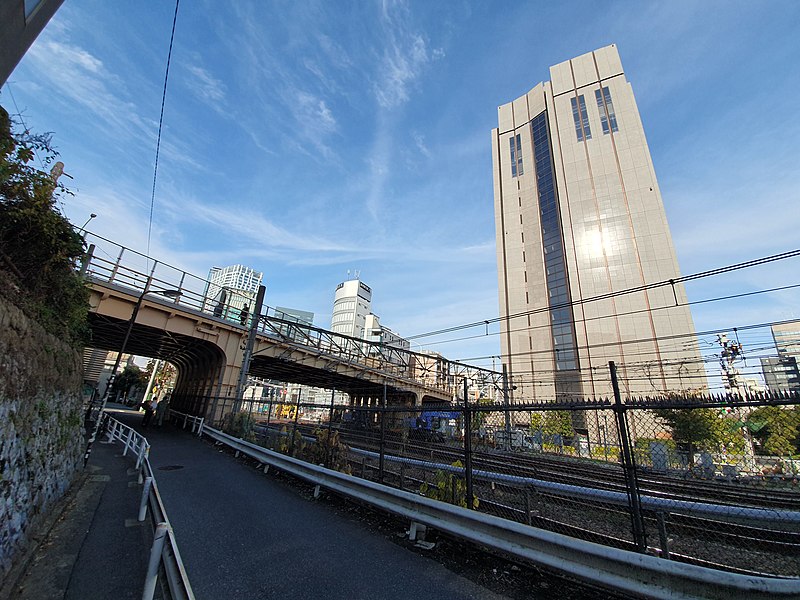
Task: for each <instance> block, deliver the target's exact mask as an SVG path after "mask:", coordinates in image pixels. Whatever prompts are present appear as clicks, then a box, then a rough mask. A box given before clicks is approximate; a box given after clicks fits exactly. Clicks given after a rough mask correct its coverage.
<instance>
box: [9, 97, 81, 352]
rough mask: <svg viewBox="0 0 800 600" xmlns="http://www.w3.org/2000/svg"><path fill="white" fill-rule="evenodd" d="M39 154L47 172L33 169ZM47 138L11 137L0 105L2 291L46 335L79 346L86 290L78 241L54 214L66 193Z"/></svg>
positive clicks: (57, 213)
mask: <svg viewBox="0 0 800 600" xmlns="http://www.w3.org/2000/svg"><path fill="white" fill-rule="evenodd" d="M37 156H38V158H39V160H41V161H42V164H43V165H53V168H52V170H51V172H49V173H48V172H46V171H44V170H40V169H37V168H36V167H35V166H33V162H34V158H36V157H37ZM56 156H57V154H56V152H55V151H54V150H53V148H52V144H51V136H50V135H31V134H29V133H28V132H27V131H26V132H24V133H22V134H15V133H14V132H13V131H12V121H11V119H10V117H9V115H8V112H6V110H5V109H4V108H2V107H0V270H2V271H3V272H4V273H3V274H4V279H5V280H6V281H7V282H8V283H7V284H6V285H4V286H2V292H3V293H5V294H7V295H10V296H11V298H10V299H12V301H14V302H15V304H17V305H18V306H19V307H20V308H21V309H22V310H23V311H24V312H26V313H27V314H28V315H29V316H30V317H31V318H34V319H36V320H37V321H38V322H39V323H40V324H41V325H42V326H43V327H44V328H45V329H46V330H47V331H49V332H50V333H52V334H54V335H56V336H57V337H60V338H61V339H64V340H65V341H68V342H71V343H73V344H74V345H75V346H81V345H83V342H84V341H85V339H86V336H87V332H88V325H87V314H88V297H89V292H88V290H87V289H86V286H85V285H84V284H83V281H82V280H81V277H80V276H79V275H78V274H77V273H76V272H75V268H74V267H75V264H76V262H77V260H78V259H79V258H80V257H81V256H82V255H83V239H82V238H81V236H80V235H79V234H78V233H77V232H76V231H75V230H74V228H73V227H72V225H71V224H70V223H69V221H68V220H67V219H66V218H65V217H64V216H63V215H62V214H61V213H60V212H59V210H58V207H57V201H58V200H59V199H60V197H61V195H62V194H65V193H69V191H68V190H67V189H66V188H65V187H64V186H63V185H61V184H60V183H58V177H59V176H60V174H61V172H62V170H63V165H61V163H54V160H55V158H56Z"/></svg>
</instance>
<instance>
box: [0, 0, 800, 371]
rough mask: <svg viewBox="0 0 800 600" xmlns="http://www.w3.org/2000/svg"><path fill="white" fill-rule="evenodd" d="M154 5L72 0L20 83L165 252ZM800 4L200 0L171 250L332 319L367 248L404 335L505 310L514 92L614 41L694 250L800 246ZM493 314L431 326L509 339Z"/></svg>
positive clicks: (38, 126) (757, 274)
mask: <svg viewBox="0 0 800 600" xmlns="http://www.w3.org/2000/svg"><path fill="white" fill-rule="evenodd" d="M143 6H144V4H142V3H139V2H130V1H122V0H120V1H115V2H104V1H99V0H67V1H66V2H65V3H64V5H63V7H62V8H61V9H60V10H59V12H58V13H57V14H56V16H55V17H54V19H53V20H52V21H51V22H50V24H49V25H48V27H47V28H46V29H45V31H44V32H43V33H42V34H41V35H40V37H39V39H38V40H37V41H36V42H35V44H34V45H33V47H32V48H31V50H30V51H29V52H28V54H27V55H26V56H25V57H24V58H23V60H22V61H21V63H20V65H19V66H18V67H17V69H16V70H15V71H14V73H13V74H12V75H11V77H10V78H9V86H5V87H3V89H2V92H1V93H0V102H2V103H3V105H4V106H5V107H6V108H7V109H9V111H10V112H15V107H14V105H13V103H12V99H11V96H10V94H13V96H14V100H16V104H17V106H18V107H19V109H20V110H21V112H22V114H23V117H24V119H25V123H26V125H27V126H28V127H30V128H31V129H33V130H35V131H52V132H54V139H55V144H56V146H57V147H58V149H59V151H60V153H61V159H62V160H63V161H64V163H65V165H66V171H67V173H69V174H70V175H71V176H72V177H73V180H72V181H69V182H68V183H69V185H70V186H71V188H72V189H73V190H74V192H75V196H74V197H68V198H66V199H65V200H64V211H65V213H66V215H67V216H68V217H69V218H70V219H71V220H72V221H73V222H74V223H76V224H77V225H80V224H82V223H83V222H84V221H85V220H86V218H88V216H89V213H92V212H94V213H97V215H98V217H97V218H96V219H95V220H94V221H92V223H91V226H90V230H91V231H93V232H95V233H98V234H100V235H103V236H106V237H109V238H111V239H113V240H115V241H117V242H119V243H121V244H123V245H125V246H128V247H131V248H134V249H136V250H140V251H145V250H146V248H147V231H148V218H149V213H150V197H151V187H152V181H153V162H154V157H155V140H156V133H157V127H158V118H159V111H160V106H161V93H162V85H163V80H164V68H165V63H166V56H167V49H168V44H169V35H170V29H171V26H172V16H173V11H174V4H173V3H171V2H166V1H164V2H151V3H147V8H146V9H143V8H142V7H143ZM798 23H800V3H797V2H794V1H789V0H785V1H780V0H778V1H772V2H756V1H753V2H735V1H733V2H730V1H728V2H715V1H710V2H682V1H671V2H661V3H649V2H636V3H632V2H602V3H598V2H520V3H500V2H488V1H487V2H458V1H448V2H423V1H413V2H403V1H386V2H369V1H358V2H356V1H348V2H346V1H336V2H333V1H328V2H322V1H320V2H313V1H302V2H288V1H287V2H265V1H257V0H251V1H248V0H238V1H236V2H230V3H222V4H220V3H218V2H211V1H210V0H209V1H204V0H195V1H192V2H189V1H184V2H182V3H181V6H180V10H179V13H178V21H177V29H176V36H175V45H174V48H173V54H172V64H171V71H170V79H169V87H168V93H167V98H166V106H165V112H164V128H163V133H162V145H161V155H160V159H159V172H158V185H157V189H156V195H155V207H154V219H153V233H152V241H151V247H150V253H151V254H152V255H153V256H154V257H156V258H158V259H160V260H163V261H166V262H169V263H172V264H174V265H176V266H179V267H181V268H185V269H186V270H188V271H191V272H193V273H196V274H199V275H205V274H206V273H207V271H208V268H209V267H211V266H212V265H227V264H235V263H243V264H246V265H249V266H252V267H255V268H257V269H259V270H261V271H263V272H264V280H265V283H266V285H267V296H266V303H267V304H269V305H270V306H288V307H293V308H300V309H303V310H310V311H313V312H314V313H315V314H316V321H315V323H316V324H317V325H318V326H322V327H328V326H329V325H330V311H331V305H332V301H333V293H334V290H335V287H336V285H337V284H338V283H339V282H340V281H343V280H344V279H346V278H347V276H348V271H350V272H351V273H352V272H354V271H356V270H358V271H360V274H361V279H362V280H363V281H364V282H366V283H367V284H368V285H370V286H371V287H372V289H373V311H374V312H375V313H376V314H378V315H379V316H380V317H381V322H382V323H384V324H385V325H388V326H389V327H391V328H392V329H394V330H395V331H397V332H398V333H400V334H401V335H404V336H412V335H415V334H419V333H423V332H427V331H430V330H434V329H440V328H444V327H449V326H453V325H459V324H462V323H467V322H473V321H480V320H484V319H491V318H493V317H496V316H497V314H498V301H497V274H496V264H495V237H494V236H495V229H494V212H493V196H492V177H491V146H490V130H491V129H492V128H493V127H495V126H496V123H497V112H496V109H497V106H498V105H500V104H504V103H506V102H508V101H510V100H513V99H514V98H516V97H518V96H520V95H521V94H523V93H525V92H526V91H528V90H529V89H530V88H532V87H533V86H534V85H536V84H537V83H538V82H539V81H542V80H547V79H549V71H548V68H549V66H550V65H554V64H557V63H559V62H561V61H564V60H566V59H569V58H572V57H574V56H578V55H580V54H583V53H585V52H588V51H590V50H593V49H596V48H599V47H602V46H605V45H608V44H611V43H615V44H617V47H618V49H619V51H620V54H621V57H622V62H623V65H624V67H625V71H626V74H627V76H628V79H629V80H630V81H631V82H632V85H633V88H634V92H635V94H636V97H637V101H638V105H639V110H640V112H641V115H642V120H643V122H644V126H645V131H646V133H647V137H648V142H649V144H650V149H651V152H652V155H653V160H654V163H655V167H656V172H657V175H658V178H659V183H660V186H661V191H662V195H663V198H664V202H665V206H666V210H667V215H668V218H669V222H670V224H671V228H672V233H673V238H674V242H675V245H676V249H677V252H678V259H679V262H680V265H681V270H682V272H683V273H684V274H688V273H694V272H698V271H702V270H706V269H710V268H715V267H718V266H723V265H727V264H730V263H734V262H738V261H742V260H747V259H750V258H756V257H760V256H766V255H769V254H773V253H777V252H782V251H786V250H792V249H795V248H796V247H798V246H799V244H798V241H800V239H799V238H800V235H798V231H800V210H798V209H797V204H798V196H799V195H800V192H798V190H800V142H798V140H800V118H799V117H798V110H797V106H796V102H795V100H796V99H797V98H798V92H800V41H798V40H799V39H800V36H798V35H797V30H796V28H797V24H798ZM9 92H10V93H9ZM797 273H798V263H797V261H794V262H791V261H784V263H781V264H776V265H773V266H772V267H769V268H766V267H765V268H760V269H753V270H748V271H741V272H738V273H736V274H734V275H728V276H724V277H715V278H710V279H706V280H702V282H699V283H696V284H692V285H690V286H689V287H688V288H687V291H688V292H689V296H690V300H699V299H702V298H707V297H712V296H718V295H723V294H728V293H734V292H740V291H747V290H753V289H762V288H765V287H773V286H777V285H786V284H792V283H796V279H797ZM797 301H798V293H797V292H796V291H792V292H785V293H782V294H770V295H764V296H760V297H757V298H754V299H751V300H749V301H747V302H745V301H743V300H739V301H736V302H730V303H722V304H720V303H714V304H707V305H701V306H698V307H696V308H695V309H693V313H694V317H695V322H696V327H697V329H698V331H704V330H708V329H713V328H717V327H730V328H733V327H742V326H744V325H747V324H750V323H759V322H765V321H775V320H781V319H787V318H792V317H798V318H800V310H798V309H797V306H798V304H797ZM490 331H496V326H495V327H493V328H492V329H491V330H490ZM482 333H484V332H483V331H482V330H480V329H478V330H474V331H470V332H465V333H461V334H459V335H458V337H463V336H470V335H476V336H478V337H477V338H476V339H471V340H461V341H459V342H450V343H447V344H441V345H435V344H428V345H427V347H430V348H434V349H437V350H439V351H441V352H443V353H444V354H445V355H446V356H448V357H449V358H454V359H458V358H467V357H476V356H490V355H497V354H499V341H498V338H497V336H495V335H490V336H481V335H480V334H482ZM753 336H754V337H753V338H752V340H753V344H757V343H758V344H761V343H762V342H765V341H768V338H769V335H768V332H764V331H763V330H762V331H760V332H756V333H754V334H753ZM757 340H758V341H757ZM475 362H480V363H481V364H489V363H488V362H487V361H475Z"/></svg>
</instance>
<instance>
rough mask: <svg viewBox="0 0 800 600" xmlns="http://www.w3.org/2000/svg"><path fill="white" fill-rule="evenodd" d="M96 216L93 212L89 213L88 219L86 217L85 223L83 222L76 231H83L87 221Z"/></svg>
mask: <svg viewBox="0 0 800 600" xmlns="http://www.w3.org/2000/svg"><path fill="white" fill-rule="evenodd" d="M96 216H97V215H96V214H94V213H92V214H90V215H89V218H88V219H86V223H84V224H83V225H81V228H80V229H78V233H80V232H81V231H83V230H84V229H86V226H87V225H88V224H89V221H91V220H92V219H94V218H95V217H96Z"/></svg>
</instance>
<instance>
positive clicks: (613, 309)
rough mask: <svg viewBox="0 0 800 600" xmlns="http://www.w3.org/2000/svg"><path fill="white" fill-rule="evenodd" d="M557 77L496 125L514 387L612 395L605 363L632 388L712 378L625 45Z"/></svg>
mask: <svg viewBox="0 0 800 600" xmlns="http://www.w3.org/2000/svg"><path fill="white" fill-rule="evenodd" d="M550 79H551V80H550V81H547V82H544V83H540V84H538V85H537V86H536V87H534V88H533V89H532V90H531V91H530V92H528V93H527V94H525V95H524V96H521V97H520V98H517V99H516V100H514V101H513V102H509V103H508V104H504V105H503V106H500V107H499V108H498V128H497V129H494V130H493V131H492V157H493V166H494V200H495V202H494V204H495V221H496V235H497V264H498V277H499V291H500V298H499V299H500V316H501V318H502V325H501V339H502V341H501V348H502V354H503V362H504V363H505V365H506V367H507V369H508V372H509V375H510V376H511V378H512V384H513V386H512V387H513V388H515V389H513V390H512V398H513V400H514V401H515V402H539V401H546V400H551V399H554V398H556V397H576V396H606V395H610V393H611V385H610V376H609V371H608V362H609V361H610V360H613V361H615V362H616V363H617V365H618V368H619V379H620V386H621V388H622V391H623V393H628V394H642V395H644V394H650V395H654V394H661V393H664V392H669V391H675V392H677V391H686V390H696V389H704V388H705V385H706V381H705V372H704V369H703V366H702V362H701V360H700V355H699V352H698V349H697V342H696V339H695V330H694V324H693V323H692V317H691V313H690V311H689V308H688V307H687V306H686V302H687V300H686V293H685V291H684V288H683V286H682V285H681V284H679V283H673V282H672V281H671V280H674V279H676V278H678V277H680V273H679V270H678V262H677V259H676V256H675V250H674V248H673V245H672V238H671V236H670V232H669V227H668V225H667V220H666V216H665V212H664V206H663V204H662V200H661V194H660V192H659V189H658V182H657V181H656V176H655V170H654V168H653V162H652V160H651V158H650V151H649V149H648V147H647V141H646V140H645V135H644V129H643V127H642V122H641V119H640V117H639V111H638V109H637V107H636V101H635V99H634V96H633V91H632V89H631V86H630V84H629V83H628V81H627V79H626V78H625V73H624V72H623V69H622V64H621V62H620V58H619V54H618V53H617V49H616V47H615V46H613V45H612V46H608V47H606V48H601V49H600V50H596V51H594V52H590V53H588V54H584V55H582V56H579V57H577V58H574V59H572V60H569V61H566V62H563V63H561V64H559V65H556V66H554V67H551V68H550ZM660 282H663V285H660V286H658V285H656V286H653V287H650V284H658V283H660ZM643 287H648V289H642V288H643Z"/></svg>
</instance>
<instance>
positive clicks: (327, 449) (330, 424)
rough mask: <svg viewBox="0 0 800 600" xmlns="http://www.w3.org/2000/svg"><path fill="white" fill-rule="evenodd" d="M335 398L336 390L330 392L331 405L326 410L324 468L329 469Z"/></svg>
mask: <svg viewBox="0 0 800 600" xmlns="http://www.w3.org/2000/svg"><path fill="white" fill-rule="evenodd" d="M335 396H336V390H331V405H330V408H328V441H327V444H326V445H325V467H326V468H327V469H330V468H331V452H333V443H332V442H331V434H332V433H333V431H332V430H333V400H334V397H335Z"/></svg>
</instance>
